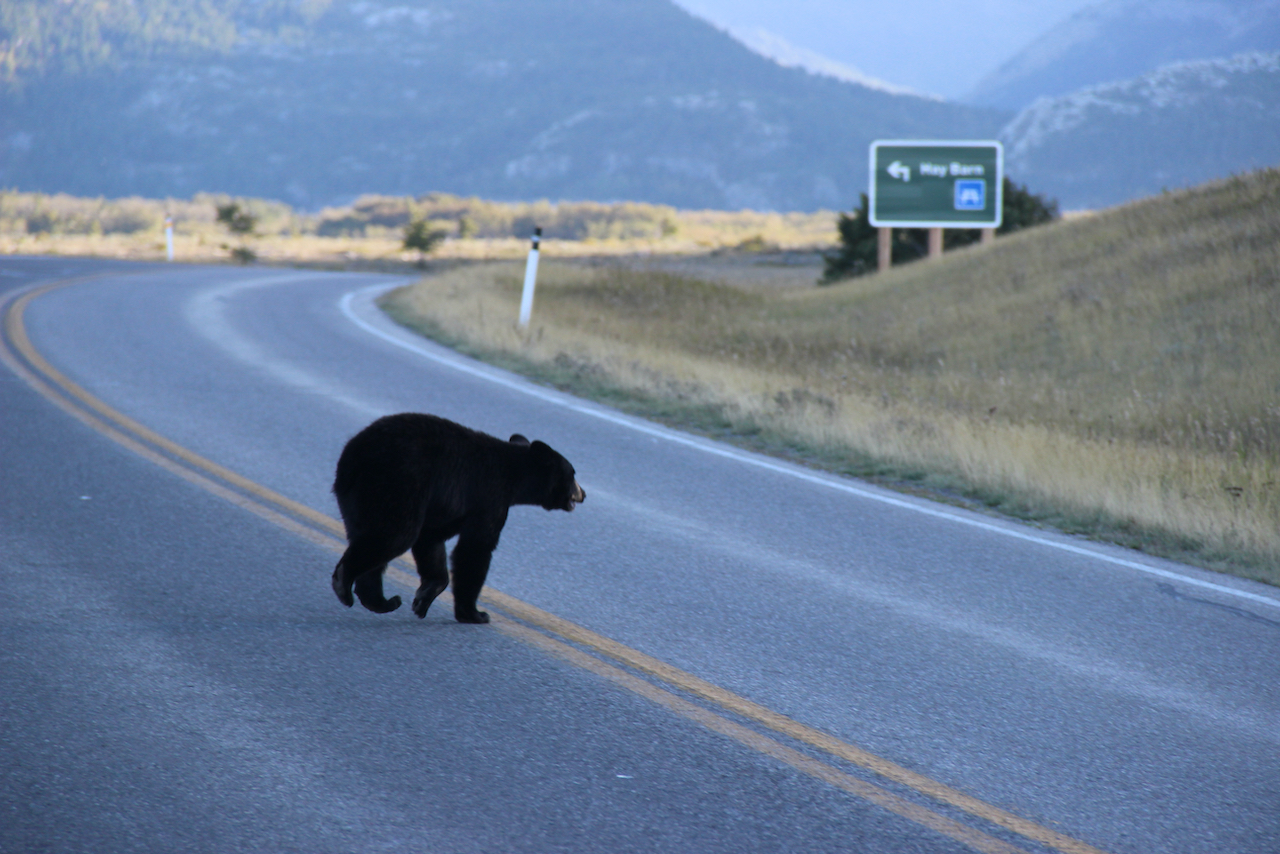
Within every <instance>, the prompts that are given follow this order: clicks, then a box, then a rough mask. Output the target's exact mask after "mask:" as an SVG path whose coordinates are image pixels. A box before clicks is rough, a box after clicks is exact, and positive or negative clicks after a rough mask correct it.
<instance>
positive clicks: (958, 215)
mask: <svg viewBox="0 0 1280 854" xmlns="http://www.w3.org/2000/svg"><path fill="white" fill-rule="evenodd" d="M1003 177H1004V148H1003V147H1002V146H1001V145H1000V143H999V142H996V141H994V140H992V141H989V142H988V141H981V142H973V141H964V140H950V141H946V142H931V141H927V140H878V141H876V142H873V143H871V193H870V203H871V204H870V208H871V224H872V225H874V226H876V227H878V228H886V227H893V228H999V227H1000V221H1001V213H1002V207H1003V205H1002V202H1003V198H1002V197H1003V193H1002V189H1003V188H1002V186H1001V184H1002V179H1003Z"/></svg>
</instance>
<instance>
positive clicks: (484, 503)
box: [333, 412, 587, 623]
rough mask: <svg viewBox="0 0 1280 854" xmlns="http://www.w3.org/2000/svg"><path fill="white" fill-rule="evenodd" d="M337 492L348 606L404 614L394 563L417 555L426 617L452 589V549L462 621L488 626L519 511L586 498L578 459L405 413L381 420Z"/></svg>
mask: <svg viewBox="0 0 1280 854" xmlns="http://www.w3.org/2000/svg"><path fill="white" fill-rule="evenodd" d="M333 494H334V495H335V496H336V497H337V499H338V509H339V510H341V511H342V521H343V523H344V524H345V525H346V528H347V542H348V544H349V545H348V548H347V551H346V552H345V553H344V554H343V555H342V559H341V560H340V561H338V565H337V566H336V567H335V568H334V570H333V592H334V593H336V594H337V595H338V600H339V601H340V602H342V604H344V605H346V606H348V607H350V606H351V605H352V603H353V601H354V600H353V599H352V595H351V593H352V589H353V588H354V590H355V595H356V596H357V597H359V599H360V604H362V605H364V606H365V607H366V608H368V609H369V610H370V611H375V612H377V613H380V614H384V613H387V612H389V611H394V610H395V609H396V608H399V607H400V597H399V596H392V597H391V598H390V599H387V598H386V597H385V596H384V595H383V592H382V574H383V572H384V571H385V570H386V568H387V562H388V561H391V560H393V559H394V558H396V557H397V556H399V555H402V554H404V553H405V552H406V551H412V552H413V559H414V562H415V563H417V565H418V576H419V577H420V578H421V579H422V582H421V585H420V586H419V587H418V591H417V593H416V594H415V595H414V597H413V612H414V613H415V614H417V615H418V616H419V617H425V616H426V615H427V609H428V608H429V607H431V603H432V602H433V601H435V598H436V597H437V596H439V595H440V594H441V593H442V592H444V589H445V588H446V587H448V586H449V571H448V569H447V568H446V566H445V548H444V544H445V541H446V540H448V539H449V538H450V537H454V536H456V537H457V538H458V543H457V545H455V546H454V548H453V556H452V563H453V603H454V604H453V614H454V617H455V618H456V619H457V620H458V622H461V623H487V622H489V615H488V614H486V613H485V612H484V611H480V610H477V608H476V600H477V599H478V598H479V596H480V588H482V587H483V586H484V581H485V577H486V576H487V575H488V574H489V561H490V559H491V558H492V556H493V550H494V549H495V548H496V547H497V545H498V537H499V535H500V534H501V533H502V527H503V525H505V524H506V522H507V511H508V510H509V509H510V508H511V507H512V506H513V505H516V504H535V505H538V506H540V507H543V508H545V509H547V510H572V509H573V507H574V505H575V504H577V503H580V502H582V501H583V500H585V499H586V497H587V496H586V493H585V492H583V491H582V487H580V486H578V482H577V481H576V480H575V479H574V470H573V466H571V465H569V461H568V460H566V459H565V458H564V457H562V456H560V455H559V454H558V453H556V452H555V451H553V450H552V449H551V448H550V447H548V446H547V445H545V444H543V443H542V442H533V443H532V444H531V443H530V442H529V440H528V439H526V438H524V437H523V436H521V435H519V434H516V435H514V436H512V437H511V439H510V441H507V442H504V441H502V440H501V439H498V438H495V437H493V436H490V435H488V434H485V433H481V432H478V431H476V430H471V429H469V428H467V427H463V426H462V425H461V424H455V423H453V422H452V421H447V420H445V419H443V418H437V417H436V416H434V415H421V414H418V413H413V412H406V413H402V414H400V415H388V416H387V417H385V418H379V419H378V420H377V421H375V422H373V423H372V424H370V425H369V426H368V427H366V428H364V429H363V430H361V431H360V432H359V433H357V434H356V435H355V436H354V437H353V438H352V439H351V441H349V442H347V446H346V447H345V448H343V449H342V456H340V457H339V458H338V473H337V477H336V478H335V479H334V482H333Z"/></svg>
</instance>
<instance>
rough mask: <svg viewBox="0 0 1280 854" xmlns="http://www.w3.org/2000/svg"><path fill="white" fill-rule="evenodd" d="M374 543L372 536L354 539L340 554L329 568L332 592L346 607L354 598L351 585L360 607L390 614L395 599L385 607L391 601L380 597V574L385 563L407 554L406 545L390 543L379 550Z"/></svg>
mask: <svg viewBox="0 0 1280 854" xmlns="http://www.w3.org/2000/svg"><path fill="white" fill-rule="evenodd" d="M376 543H377V540H376V539H375V538H372V537H367V536H363V537H357V538H355V539H354V540H352V541H351V545H350V546H348V548H347V550H346V552H344V553H343V555H342V559H341V560H339V561H338V565H337V566H335V567H334V568H333V592H334V594H335V595H336V596H337V597H338V601H339V602H341V603H342V604H343V605H346V606H347V607H348V608H350V607H351V606H352V605H353V604H355V599H354V597H352V595H351V588H352V587H353V586H355V587H356V591H355V592H356V593H357V595H359V596H360V604H361V605H364V606H365V607H366V608H368V609H369V610H370V611H375V612H378V613H385V612H386V611H394V610H395V609H396V607H397V606H398V605H399V599H398V598H396V599H395V601H396V605H392V606H390V607H386V606H387V605H390V602H391V600H388V599H384V598H383V596H382V571H383V570H384V569H386V568H387V562H388V561H390V560H392V559H393V558H394V557H395V556H396V555H399V554H403V553H404V552H405V551H407V550H408V548H409V544H408V543H404V544H403V545H401V544H400V543H391V544H390V545H387V546H384V547H382V548H379V547H377V545H376ZM371 573H372V574H373V578H371V579H369V580H366V581H363V582H360V579H361V578H363V577H364V576H365V575H368V574H371ZM371 603H372V604H371ZM374 605H377V606H380V607H383V608H385V609H386V610H385V611H380V610H379V607H374Z"/></svg>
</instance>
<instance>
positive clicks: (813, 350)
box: [385, 170, 1280, 584]
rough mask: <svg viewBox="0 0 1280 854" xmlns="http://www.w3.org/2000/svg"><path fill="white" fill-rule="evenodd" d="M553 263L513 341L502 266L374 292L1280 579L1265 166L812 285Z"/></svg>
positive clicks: (772, 442) (530, 361) (718, 426)
mask: <svg viewBox="0 0 1280 854" xmlns="http://www.w3.org/2000/svg"><path fill="white" fill-rule="evenodd" d="M554 258H555V253H554V251H552V250H551V249H550V248H548V251H546V252H545V253H544V257H543V263H542V267H541V270H540V275H539V283H538V292H537V300H536V302H535V307H534V321H533V323H532V324H531V327H530V329H529V330H527V331H522V330H519V329H517V327H516V326H515V323H514V319H515V317H516V315H517V308H518V303H519V297H520V294H519V291H520V281H521V278H522V265H521V264H520V263H519V262H490V263H483V264H471V265H464V266H459V267H455V268H453V269H450V270H448V271H446V272H442V273H440V274H438V275H433V276H429V277H427V278H425V279H424V280H423V281H422V282H420V283H419V284H417V285H415V286H413V287H411V288H408V289H403V290H401V291H399V292H396V293H394V294H392V295H390V296H389V297H388V298H387V299H386V302H385V307H386V309H387V310H388V311H389V312H390V313H391V314H392V315H393V316H395V317H397V318H398V319H400V320H401V321H402V322H404V323H407V324H409V325H411V326H415V327H416V328H418V329H420V330H422V331H423V332H425V333H426V334H428V335H430V336H432V337H435V338H438V339H441V340H444V341H446V342H448V343H450V344H453V345H455V346H459V347H461V348H463V349H465V350H467V351H469V352H472V353H474V354H477V355H480V356H482V357H484V358H487V359H489V360H492V361H496V362H499V363H503V364H507V365H509V366H511V367H514V368H516V369H518V370H522V371H525V372H527V373H531V374H534V375H536V376H540V377H542V378H544V379H546V380H548V381H551V382H554V383H556V384H558V385H561V386H563V387H567V388H570V389H572V390H574V391H577V392H579V393H583V394H587V395H591V396H595V397H598V398H601V399H605V400H608V401H609V402H612V403H615V404H618V405H621V406H623V407H624V408H628V409H631V410H632V411H635V412H640V413H643V414H647V415H650V416H652V417H658V418H661V419H663V420H667V421H669V422H672V423H677V424H681V425H684V426H691V427H694V428H696V429H700V430H703V431H704V432H707V433H710V434H713V435H717V436H720V437H722V438H727V439H730V440H731V441H737V442H740V443H742V444H746V445H748V446H752V447H757V448H760V449H764V450H768V451H772V452H776V453H781V454H787V455H791V456H794V457H799V458H801V459H805V460H807V461H809V462H812V463H814V464H817V465H821V466H824V467H827V468H830V469H832V470H836V471H841V472H846V473H851V474H856V475H859V476H864V477H871V478H874V479H878V480H881V481H882V482H888V483H891V484H895V485H898V486H901V487H904V488H909V489H917V490H921V491H924V492H927V493H932V494H935V495H939V496H941V497H943V498H946V499H948V500H955V501H960V502H968V503H974V502H979V503H981V504H985V505H988V506H990V507H992V508H995V509H997V510H999V511H1000V512H1005V513H1009V514H1011V515H1015V516H1018V517H1021V518H1027V519H1032V520H1038V521H1041V522H1043V523H1045V524H1049V525H1052V526H1055V527H1058V528H1061V529H1064V530H1068V531H1073V532H1080V533H1085V534H1088V535H1090V536H1094V537H1097V538H1100V539H1107V540H1112V541H1116V542H1120V543H1123V544H1126V545H1129V546H1132V547H1135V548H1141V549H1143V550H1146V551H1150V552H1152V553H1156V554H1162V555H1167V556H1171V557H1174V558H1178V559H1182V560H1187V561H1191V562H1194V563H1198V564H1200V565H1203V566H1207V567H1211V568H1217V569H1221V570H1225V571H1230V572H1235V573H1237V574H1240V575H1244V576H1247V577H1252V578H1256V579H1259V580H1264V581H1268V582H1270V583H1273V584H1280V484H1278V482H1280V172H1277V171H1275V170H1269V171H1264V172H1260V173H1254V174H1251V175H1247V176H1242V177H1238V178H1234V179H1231V180H1228V181H1225V182H1220V183H1216V184H1212V185H1208V186H1205V187H1202V188H1198V189H1195V190H1191V191H1186V192H1180V193H1172V194H1166V195H1164V196H1160V197H1156V198H1153V199H1148V200H1145V201H1142V202H1139V203H1135V204H1131V205H1127V206H1124V207H1120V208H1116V209H1113V210H1109V211H1104V212H1101V213H1099V214H1097V215H1095V216H1089V217H1081V218H1075V219H1071V220H1068V221H1063V222H1058V223H1055V224H1053V225H1049V226H1044V227H1041V228H1037V229H1032V230H1029V231H1026V232H1022V233H1019V234H1015V235H1012V236H1010V237H1007V238H1002V239H1000V240H998V241H996V242H995V243H994V244H992V245H989V246H975V247H971V248H968V249H965V250H961V251H957V252H955V253H952V254H949V255H948V256H946V257H944V258H942V259H937V260H930V261H922V262H918V263H915V264H911V265H906V266H903V267H900V268H896V269H894V270H892V271H890V272H889V273H886V274H882V275H875V276H867V277H863V278H859V279H854V280H850V281H848V282H845V283H842V284H839V285H836V286H833V287H827V288H819V287H815V286H813V284H812V283H813V282H814V281H816V279H817V277H818V274H819V272H820V269H819V267H818V266H817V265H816V264H815V263H810V264H808V265H807V266H806V264H805V263H803V260H804V259H803V257H802V256H788V255H777V256H769V255H757V256H751V257H749V258H746V259H745V260H744V256H741V255H735V254H733V253H729V254H726V255H723V256H720V257H717V256H710V257H706V256H704V257H703V258H702V259H683V260H682V259H662V258H656V257H655V258H649V259H634V258H631V259H624V258H615V259H612V260H610V259H600V258H597V259H594V260H578V261H573V260H565V261H561V262H556V261H555V260H554ZM797 258H799V261H797V260H796V259H797ZM771 261H776V267H774V268H771V267H770V263H771ZM792 262H795V263H792Z"/></svg>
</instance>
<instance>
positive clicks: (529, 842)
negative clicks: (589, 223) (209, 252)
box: [0, 258, 1280, 854]
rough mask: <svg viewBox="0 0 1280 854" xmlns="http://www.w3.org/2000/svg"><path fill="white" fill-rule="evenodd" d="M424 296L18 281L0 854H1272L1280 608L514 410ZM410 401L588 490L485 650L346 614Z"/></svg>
mask: <svg viewBox="0 0 1280 854" xmlns="http://www.w3.org/2000/svg"><path fill="white" fill-rule="evenodd" d="M395 283H396V280H394V279H391V278H389V277H378V276H361V275H343V274H331V273H317V272H304V271H291V270H272V269H264V268H256V269H255V268H244V269H242V268H225V267H178V266H159V265H141V264H114V263H108V262H100V261H76V260H67V259H39V258H0V300H3V304H2V305H0V310H2V311H3V313H4V318H5V322H6V327H5V335H4V339H3V344H4V347H3V355H4V364H5V366H6V367H5V368H4V369H3V370H0V632H2V633H3V637H4V643H3V645H2V646H0V851H3V852H10V851H13V852H19V851H21V852H28V851H56V852H63V851H66V852H72V851H86V852H87V851H112V852H126V851H179V850H180V851H209V852H230V851H250V850H252V851H307V852H329V851H334V852H345V851H361V852H364V851H375V850H387V851H432V852H495V851H504V852H506V851H511V852H548V851H572V852H596V851H599V852H628V851H662V852H667V851H670V852H691V851H697V852H768V851H778V852H796V851H805V852H825V851H875V852H949V851H973V850H978V851H985V852H1015V851H1026V852H1049V851H1061V852H1080V854H1084V852H1095V851H1106V852H1116V854H1118V852H1135V854H1136V853H1137V852H1153V851H1160V852H1187V854H1192V853H1193V852H1209V851H1212V852H1242V854H1260V852H1276V851H1280V591H1276V590H1274V589H1272V588H1267V587H1264V586H1262V585H1256V584H1251V583H1248V582H1245V581H1241V580H1238V579H1233V578H1228V577H1222V576H1217V575H1213V574H1210V573H1204V572H1200V571H1198V570H1195V569H1191V568H1188V567H1183V566H1179V565H1175V564H1170V563H1166V562H1161V561H1158V560H1154V559H1150V558H1147V557H1145V556H1141V555H1135V554H1133V553H1130V552H1125V551H1123V550H1120V549H1114V548H1109V547H1105V546H1099V545H1096V544H1091V543H1087V542H1084V541H1080V540H1077V539H1073V538H1069V537H1065V536H1060V535H1057V534H1054V533H1051V532H1044V531H1040V530H1036V529H1033V528H1028V527H1024V526H1019V525H1014V524H1011V523H1008V522H1005V521H1002V520H998V519H993V518H989V517H985V516H981V515H978V514H973V513H967V512H964V511H961V510H956V509H953V508H950V507H943V506H939V505H934V504H930V503H929V502H926V501H922V500H917V499H915V498H911V497H906V496H902V495H897V494H894V493H890V492H885V491H882V490H879V489H876V488H874V487H870V486H867V485H865V484H861V483H859V482H856V481H850V480H844V479H840V478H835V477H829V476H827V475H825V474H821V473H815V472H812V471H809V470H806V469H803V468H800V467H796V466H792V465H789V464H785V463H780V462H777V461H774V460H770V459H767V458H763V457H759V456H755V455H752V454H748V453H745V452H742V451H739V450H736V449H733V448H730V447H727V446H723V445H719V444H716V443H714V442H710V441H707V440H703V439H701V438H696V437H690V436H687V435H684V434H680V433H677V432H675V431H671V430H668V429H665V428H662V427H657V426H654V425H652V424H648V423H646V422H643V421H640V420H637V419H634V418H630V417H627V416H622V415H619V414H617V413H614V412H612V411H610V410H608V409H606V408H604V407H600V406H596V405H594V404H589V403H584V402H582V401H578V400H576V399H574V398H570V397H568V396H566V395H562V394H560V393H557V392H554V391H551V390H548V389H545V388H542V387H540V386H536V385H532V384H529V383H526V382H525V381H523V380H521V379H519V378H516V377H513V376H511V375H509V374H505V373H503V372H500V371H497V370H494V369H491V368H488V367H485V366H482V365H479V364H477V363H475V362H471V361H469V360H466V359H463V358H461V357H458V356H456V355H455V354H452V353H450V352H449V351H447V350H445V349H443V348H440V347H437V346H435V345H433V344H430V343H428V342H425V341H422V340H420V339H417V338H415V337H414V336H412V335H409V334H408V333H405V332H404V331H403V330H400V329H398V328H397V327H395V326H394V325H392V324H390V323H389V322H388V321H386V319H385V318H383V317H382V316H381V315H380V314H379V313H378V312H377V310H376V309H375V308H374V307H373V305H372V299H373V296H374V294H375V293H376V292H377V290H378V289H379V288H385V287H387V286H389V285H392V284H395ZM46 284H55V285H56V286H54V287H51V288H48V289H39V288H41V286H43V285H46ZM403 410H417V411H428V412H433V413H436V414H439V415H443V416H445V417H448V418H452V419H454V420H457V421H460V422H463V423H465V424H468V425H470V426H473V427H476V428H479V429H482V430H485V431H487V432H491V433H493V434H495V435H499V436H506V435H508V434H510V433H513V432H521V433H524V434H525V435H527V436H529V437H530V438H537V439H542V440H544V441H546V442H548V443H549V444H551V445H552V446H553V447H555V448H556V449H558V450H560V451H561V452H562V453H564V454H565V455H566V456H567V457H568V458H569V459H570V460H571V461H572V462H573V464H574V466H575V467H576V468H577V470H578V474H579V480H580V481H581V482H582V484H583V486H584V487H585V488H586V490H587V493H588V495H589V500H588V501H587V503H586V504H584V505H583V506H582V507H581V508H579V509H578V511H576V512H574V513H573V514H566V513H546V512H544V511H542V510H540V509H537V508H517V509H516V510H514V511H513V512H512V515H511V519H510V521H509V522H508V525H507V528H506V531H505V533H504V535H503V539H502V544H501V545H500V546H499V548H498V551H497V552H496V554H495V557H494V564H493V570H492V572H491V574H490V583H491V590H492V593H491V595H490V596H489V598H488V600H487V602H488V605H487V607H488V608H489V609H490V610H491V612H492V613H494V615H495V622H494V624H493V625H491V626H470V625H461V624H457V623H455V622H454V621H453V620H452V617H451V606H450V604H449V603H448V602H447V601H444V600H442V601H441V602H440V603H438V604H437V606H436V607H435V608H434V609H433V610H432V612H431V613H430V614H429V615H428V616H427V618H426V620H424V621H419V620H417V619H416V618H414V617H413V615H412V614H411V613H410V612H409V610H408V609H407V608H402V609H401V610H400V611H397V612H396V613H394V614H391V615H386V616H377V615H374V614H371V613H368V612H366V611H363V610H361V609H360V608H359V607H357V608H356V609H354V610H350V611H349V610H347V609H345V608H342V607H341V606H340V605H339V604H338V602H337V601H336V600H335V599H334V596H333V594H332V592H331V591H330V589H329V583H328V579H329V573H330V571H331V569H332V567H333V564H334V562H335V561H336V559H337V554H338V552H339V551H340V549H341V543H340V538H339V537H337V536H335V529H334V522H333V519H334V518H336V515H337V511H336V507H335V505H334V503H333V499H332V496H331V495H330V493H329V486H330V483H331V480H332V473H333V465H334V463H335V462H336V460H337V455H338V452H339V451H340V450H341V448H342V445H343V443H344V442H345V440H346V439H347V438H348V437H349V436H351V435H352V434H354V433H355V432H356V431H357V430H359V429H360V428H361V427H362V426H363V425H364V424H366V423H368V422H369V421H371V420H372V419H373V418H375V417H377V416H379V415H382V414H386V413H389V412H396V411H403ZM335 550H337V551H335ZM405 571H406V570H405V568H404V567H401V568H400V569H398V570H394V571H393V573H392V575H393V576H394V577H393V579H392V581H391V582H389V583H388V587H389V592H390V590H394V589H396V584H397V583H399V581H398V579H403V578H407V576H406V575H404V572H405ZM409 571H411V570H409ZM397 592H404V591H400V590H397Z"/></svg>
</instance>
